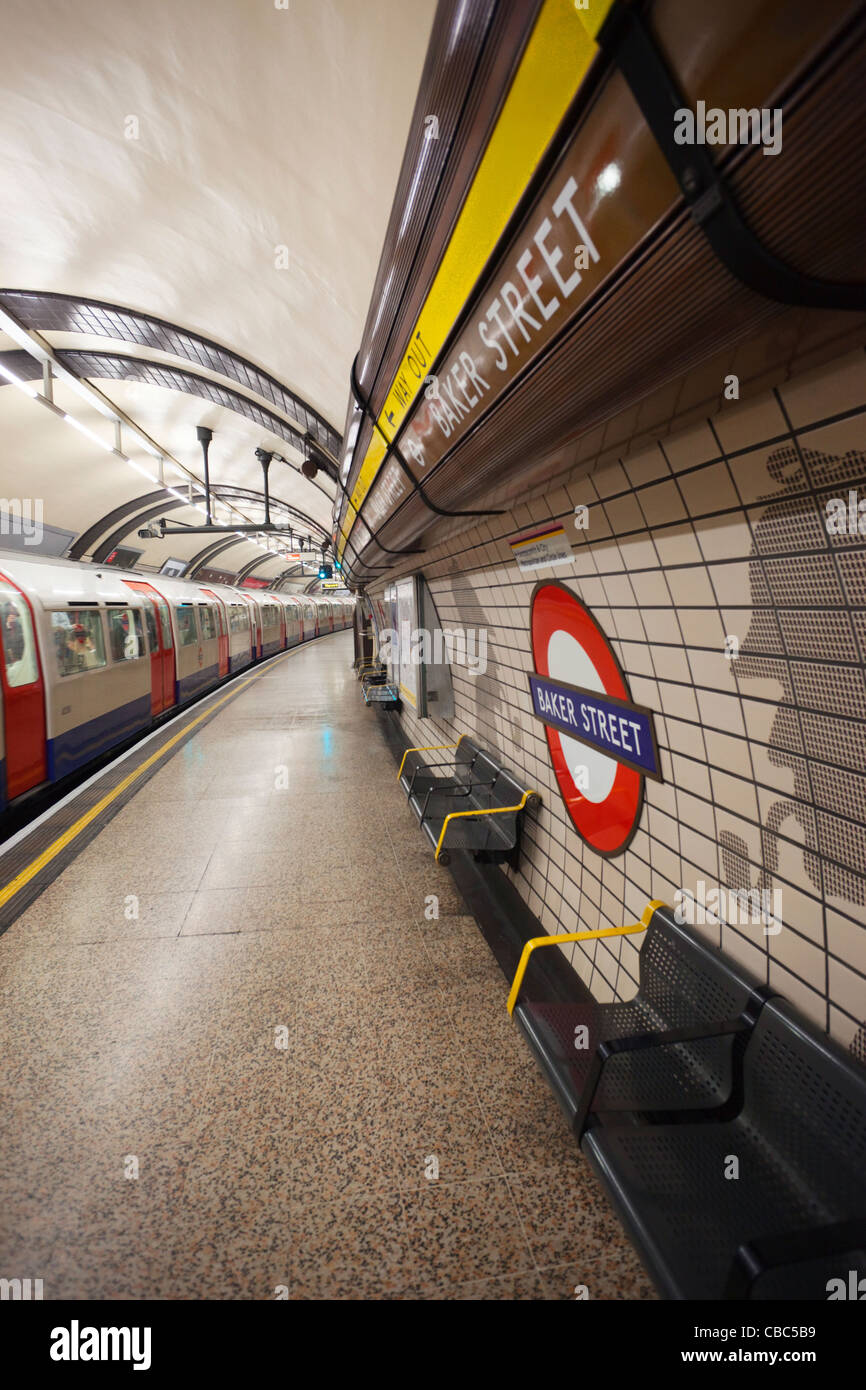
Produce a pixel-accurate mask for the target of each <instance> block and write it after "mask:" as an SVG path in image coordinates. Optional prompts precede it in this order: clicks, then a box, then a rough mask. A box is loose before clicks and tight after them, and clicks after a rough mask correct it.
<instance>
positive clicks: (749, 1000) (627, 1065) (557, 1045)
mask: <svg viewBox="0 0 866 1390" xmlns="http://www.w3.org/2000/svg"><path fill="white" fill-rule="evenodd" d="M644 931H645V932H646V939H645V941H644V943H643V948H642V950H641V952H640V957H639V964H638V974H639V983H638V990H637V993H636V995H635V997H634V998H633V999H631V1000H629V1002H628V1003H625V1004H599V1003H597V1002H596V1001H595V1000H593V999H583V1000H575V999H569V1000H561V999H551V998H550V994H549V989H548V987H547V984H546V980H545V978H544V976H543V974H542V972H541V970H540V969H538V968H536V965H535V962H536V961H537V960H539V959H540V958H539V957H538V956H536V955H534V952H535V951H536V949H537V948H538V947H540V946H547V945H554V944H564V943H566V942H571V941H588V940H597V939H598V938H600V937H610V936H624V935H632V934H635V933H639V932H644ZM768 994H769V991H768V990H767V989H766V988H765V987H764V986H763V985H760V984H759V983H758V981H757V980H755V979H753V978H752V977H751V976H750V975H748V974H747V973H746V972H745V971H743V970H741V969H740V967H739V966H738V965H737V964H736V963H735V962H734V961H732V960H731V959H729V958H728V957H727V956H724V955H723V954H722V952H721V951H718V950H716V948H715V947H713V946H710V945H709V944H707V943H705V942H703V941H701V940H700V939H699V938H698V937H696V936H694V935H693V934H692V933H691V932H690V931H689V930H688V928H687V927H684V926H681V925H680V924H679V923H678V922H677V920H676V917H675V916H674V913H673V912H672V911H671V909H670V908H668V907H666V906H665V904H664V903H660V902H652V903H649V904H648V905H647V908H646V910H645V911H644V914H643V917H642V919H641V921H640V922H638V923H635V925H634V926H629V927H611V928H603V929H602V930H600V931H594V932H571V933H568V934H566V935H564V936H561V937H539V938H536V939H535V940H533V941H530V942H528V943H527V945H526V947H525V948H524V952H523V958H522V960H521V964H520V967H519V968H518V971H517V975H516V976H515V980H514V984H513V986H512V991H511V995H510V997H509V1001H508V1009H509V1012H510V1013H511V1014H512V1017H513V1018H514V1020H515V1022H516V1023H517V1024H518V1026H519V1027H520V1029H521V1031H522V1032H523V1034H524V1036H525V1037H526V1039H527V1041H528V1043H529V1045H530V1048H531V1049H532V1052H533V1054H534V1055H535V1059H536V1061H537V1063H538V1065H539V1067H540V1068H541V1071H542V1073H543V1074H544V1076H545V1077H546V1079H547V1081H548V1083H549V1084H550V1086H551V1089H552V1090H553V1092H554V1095H555V1096H556V1098H557V1101H558V1102H559V1104H560V1107H561V1108H562V1110H563V1112H564V1114H565V1116H566V1118H567V1119H568V1122H569V1124H570V1125H571V1127H572V1129H573V1130H574V1133H575V1135H576V1137H577V1138H578V1139H579V1138H580V1137H581V1135H582V1134H583V1132H584V1130H585V1128H586V1127H587V1124H588V1123H590V1122H592V1123H597V1122H598V1121H599V1120H600V1119H601V1120H606V1119H607V1118H608V1117H610V1118H612V1119H613V1120H614V1121H615V1120H616V1118H617V1115H618V1113H621V1112H623V1111H626V1112H635V1111H637V1112H644V1113H650V1114H651V1113H653V1112H655V1111H668V1110H674V1109H675V1110H681V1111H685V1112H688V1113H691V1114H692V1115H693V1116H695V1117H698V1116H699V1115H700V1114H702V1113H715V1112H716V1111H717V1110H718V1109H719V1108H720V1107H722V1108H723V1109H724V1108H727V1109H729V1110H730V1109H732V1110H733V1111H734V1113H736V1109H737V1108H738V1106H739V1100H740V1092H741V1088H742V1069H741V1059H742V1052H743V1047H744V1044H745V1039H746V1037H747V1035H748V1033H749V1031H750V1029H751V1028H752V1027H753V1026H754V1023H755V1021H756V1019H757V1017H758V1015H759V1014H760V1011H761V1008H762V1006H763V1004H764V1001H765V999H766V998H767V997H768Z"/></svg>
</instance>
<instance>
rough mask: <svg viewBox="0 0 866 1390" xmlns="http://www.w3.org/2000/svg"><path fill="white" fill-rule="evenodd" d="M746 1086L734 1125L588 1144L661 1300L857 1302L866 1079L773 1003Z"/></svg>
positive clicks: (639, 1133) (685, 1126) (864, 1268)
mask: <svg viewBox="0 0 866 1390" xmlns="http://www.w3.org/2000/svg"><path fill="white" fill-rule="evenodd" d="M743 1080H744V1091H743V1101H742V1105H741V1107H740V1110H739V1113H738V1114H736V1115H735V1116H733V1117H728V1118H724V1119H719V1120H718V1122H716V1123H712V1122H707V1121H706V1120H705V1121H704V1122H702V1123H701V1122H698V1123H681V1122H679V1121H682V1120H683V1119H684V1118H685V1119H688V1118H689V1117H688V1116H687V1115H686V1116H683V1114H682V1113H680V1114H674V1113H672V1114H669V1115H668V1116H666V1117H665V1116H658V1117H656V1118H657V1122H656V1123H649V1124H637V1125H635V1124H632V1125H629V1126H624V1127H622V1128H618V1127H617V1128H613V1127H609V1126H608V1125H606V1124H605V1125H599V1126H596V1127H594V1128H592V1129H590V1130H588V1131H587V1133H586V1134H585V1135H584V1138H583V1141H582V1148H583V1150H584V1153H585V1154H586V1156H587V1158H588V1159H589V1161H590V1163H591V1164H592V1166H593V1168H594V1169H595V1171H596V1173H597V1174H598V1175H599V1177H600V1178H601V1180H602V1182H603V1183H604V1184H605V1186H606V1187H607V1189H608V1191H609V1193H610V1195H611V1198H612V1200H613V1203H614V1205H615V1207H616V1208H617V1210H618V1212H619V1215H620V1218H621V1220H622V1222H623V1224H624V1226H625V1228H626V1230H627V1231H628V1233H629V1235H630V1237H631V1239H632V1241H633V1243H634V1245H635V1246H636V1248H637V1250H638V1252H639V1254H640V1255H641V1258H642V1259H643V1261H644V1263H645V1265H646V1267H647V1269H648V1271H649V1273H650V1274H651V1276H652V1278H653V1279H654V1281H655V1283H656V1285H657V1287H658V1289H659V1292H660V1293H661V1294H662V1295H663V1296H665V1297H667V1298H673V1299H722V1298H726V1299H755V1300H765V1299H812V1300H822V1301H824V1300H827V1299H828V1298H829V1297H830V1294H831V1292H832V1291H833V1290H837V1289H838V1288H839V1287H842V1288H843V1289H846V1290H849V1292H847V1293H846V1294H845V1295H844V1296H846V1297H851V1296H852V1294H851V1293H850V1289H851V1288H852V1287H853V1288H854V1290H855V1293H854V1294H853V1296H854V1297H860V1296H862V1295H863V1294H864V1293H866V1182H864V1173H866V1072H864V1071H863V1069H862V1067H860V1066H859V1064H858V1063H857V1062H855V1061H854V1059H853V1058H851V1057H849V1056H847V1055H846V1054H845V1053H844V1052H843V1051H842V1050H841V1049H840V1048H838V1047H836V1046H835V1044H833V1043H832V1042H830V1041H829V1040H828V1039H827V1038H826V1037H824V1036H819V1035H818V1034H817V1033H816V1032H815V1031H814V1030H813V1029H812V1028H811V1027H810V1026H809V1024H808V1023H807V1022H806V1020H805V1019H803V1018H802V1017H801V1016H800V1015H799V1014H798V1012H797V1010H796V1009H795V1008H794V1007H793V1006H792V1005H790V1004H789V1003H787V1002H786V1001H785V1000H782V999H779V998H776V999H773V1000H771V1001H769V1002H768V1003H766V1004H765V1005H764V1008H763V1009H762V1011H761V1015H760V1017H759V1019H758V1021H757V1023H756V1024H755V1027H754V1029H753V1030H752V1032H751V1034H750V1036H749V1038H748V1041H747V1045H746V1048H745V1056H744V1063H743ZM658 1121H663V1122H661V1123H659V1122H658ZM861 1280H864V1282H863V1283H862V1285H861V1283H860V1281H861ZM831 1281H838V1282H831ZM858 1291H859V1292H858ZM836 1296H837V1297H838V1296H840V1295H839V1294H838V1293H837V1294H836Z"/></svg>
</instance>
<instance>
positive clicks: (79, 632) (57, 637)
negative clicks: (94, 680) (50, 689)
mask: <svg viewBox="0 0 866 1390" xmlns="http://www.w3.org/2000/svg"><path fill="white" fill-rule="evenodd" d="M51 630H52V632H53V634H54V649H55V651H56V652H57V669H58V671H59V672H60V674H61V676H75V675H78V673H79V672H80V671H95V670H96V669H97V667H99V666H104V665H105V638H104V636H103V632H102V614H101V613H99V612H94V611H93V609H90V608H68V609H66V610H65V611H64V612H62V613H52V614H51Z"/></svg>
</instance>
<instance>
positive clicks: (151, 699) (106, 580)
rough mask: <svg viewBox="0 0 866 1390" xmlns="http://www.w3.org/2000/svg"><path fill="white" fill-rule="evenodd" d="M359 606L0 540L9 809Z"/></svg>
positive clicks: (1, 747)
mask: <svg viewBox="0 0 866 1390" xmlns="http://www.w3.org/2000/svg"><path fill="white" fill-rule="evenodd" d="M353 611H354V600H352V599H344V598H320V597H318V596H316V597H312V596H310V595H308V594H303V595H301V594H284V593H276V592H272V591H270V590H266V589H259V590H249V589H235V588H231V587H229V586H228V585H225V584H199V583H196V582H195V581H194V580H186V579H168V578H166V577H165V576H164V575H161V574H153V575H151V574H149V575H146V576H145V575H143V574H139V573H134V572H124V571H122V570H116V569H110V568H100V567H98V566H95V565H92V564H86V563H78V562H75V561H71V560H54V559H45V558H40V557H39V556H23V555H21V553H20V552H17V551H16V552H14V553H13V552H4V553H0V623H2V626H0V643H2V658H3V659H2V661H0V681H2V697H3V721H2V731H0V814H2V813H4V812H6V811H7V810H9V809H10V808H12V807H14V806H17V805H18V804H19V803H20V801H21V799H22V798H24V797H26V796H28V795H29V794H31V793H33V792H35V791H36V790H40V791H41V790H44V789H45V788H47V787H49V786H50V785H52V784H53V783H57V782H60V781H62V779H64V778H66V777H68V776H69V775H70V774H71V773H75V772H79V771H80V770H81V769H82V768H85V767H86V766H87V765H88V764H89V763H92V762H93V761H94V760H95V759H97V758H100V757H102V755H103V754H105V753H107V752H109V751H110V750H111V749H112V748H114V747H115V746H117V745H118V744H121V743H124V742H125V741H126V740H128V739H130V738H132V737H134V736H135V735H136V734H138V733H141V732H144V731H146V730H147V729H148V728H149V727H150V726H151V725H152V724H153V722H154V721H155V720H157V719H158V718H159V717H160V716H163V715H165V714H166V713H168V712H169V711H172V710H175V709H180V708H182V707H183V706H184V705H186V704H188V703H189V701H190V700H193V699H194V698H195V697H196V696H198V695H201V694H203V693H204V692H205V691H207V690H209V689H210V688H212V687H213V686H216V685H218V684H219V682H220V681H222V680H224V679H225V678H226V677H228V676H231V675H234V674H235V673H236V672H238V671H240V670H242V669H243V668H244V667H245V666H251V665H252V664H253V663H255V662H257V661H261V660H263V659H264V658H265V657H268V656H272V655H273V654H274V653H275V652H280V651H283V650H285V649H286V648H288V647H294V646H297V645H298V644H299V643H301V642H306V641H308V640H309V639H310V638H311V637H318V636H319V635H321V634H324V633H326V632H336V631H338V630H339V629H341V628H346V627H348V626H349V625H350V624H351V622H352V615H353Z"/></svg>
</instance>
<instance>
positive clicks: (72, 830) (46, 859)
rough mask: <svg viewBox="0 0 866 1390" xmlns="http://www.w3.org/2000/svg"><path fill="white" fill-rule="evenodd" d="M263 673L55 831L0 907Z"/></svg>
mask: <svg viewBox="0 0 866 1390" xmlns="http://www.w3.org/2000/svg"><path fill="white" fill-rule="evenodd" d="M296 650H297V648H294V647H293V648H292V649H291V651H287V652H282V653H281V654H280V655H279V656H278V657H277V658H276V660H275V661H273V662H270V663H269V665H268V669H269V670H270V669H272V667H273V666H276V665H277V663H278V662H280V661H284V660H285V658H286V657H287V656H291V654H292V651H296ZM263 674H264V672H263V671H256V672H255V674H254V675H252V676H247V677H246V679H245V680H243V681H241V683H240V685H238V686H236V687H235V688H234V689H233V690H229V691H227V692H226V694H225V695H223V696H222V697H221V698H220V699H219V700H217V701H216V703H215V704H213V705H211V706H210V707H209V708H208V709H206V710H203V711H202V713H201V714H199V715H197V716H196V718H195V719H193V720H192V722H191V723H189V724H187V725H186V727H185V728H183V729H179V730H178V732H177V733H176V734H172V736H171V738H170V739H169V740H168V741H167V742H166V743H164V744H163V746H162V748H159V749H157V751H156V752H155V753H152V754H151V755H150V757H149V758H147V759H145V761H144V762H143V763H141V764H140V766H139V767H137V768H134V769H133V771H132V772H130V773H129V774H128V776H126V777H124V779H123V781H122V782H118V784H117V786H116V787H114V788H113V789H112V790H111V791H110V792H107V793H106V795H105V796H104V797H103V798H102V800H101V801H98V802H97V803H96V805H95V806H91V808H90V810H89V811H85V813H84V815H83V816H80V817H79V819H78V820H77V821H75V822H74V824H73V825H70V826H69V828H68V829H67V830H64V832H63V834H62V835H58V837H57V839H56V840H54V841H52V843H51V844H50V845H48V846H46V848H45V849H44V850H43V851H42V853H41V854H39V855H37V857H36V858H35V859H33V860H32V861H31V862H30V863H29V864H28V865H27V866H26V868H24V869H22V870H21V872H20V873H19V874H16V876H15V878H13V879H11V880H10V882H9V883H7V884H6V885H5V887H3V888H2V889H0V907H4V906H5V904H6V903H8V902H9V900H10V898H14V897H15V894H16V893H20V892H21V889H22V888H25V887H26V886H27V884H28V883H29V882H30V881H31V879H34V878H35V877H36V875H37V874H38V873H39V872H40V870H42V869H44V868H45V866H46V865H47V864H50V863H51V860H52V859H56V857H57V855H58V854H59V853H60V851H61V850H63V849H65V848H66V846H67V845H69V844H71V843H72V841H73V840H74V839H76V838H77V836H79V835H80V834H81V832H82V830H86V829H87V827H88V825H90V824H91V822H92V821H94V820H95V819H96V817H97V816H98V815H99V814H100V813H101V812H102V811H104V810H105V808H106V807H107V806H110V805H111V803H112V801H115V800H116V799H117V797H118V796H120V793H121V792H123V791H126V789H127V787H131V786H132V784H133V782H135V781H136V780H137V779H138V778H139V777H140V776H141V774H142V773H143V772H146V771H147V769H148V768H150V767H153V765H154V763H157V762H159V760H160V758H162V757H164V756H165V754H166V753H168V752H169V750H170V749H172V748H174V747H175V746H176V744H178V743H179V742H180V740H181V739H182V738H186V735H187V734H188V733H189V732H190V730H191V729H194V728H196V726H197V725H198V724H201V723H202V722H203V721H204V720H205V719H209V718H210V716H211V715H212V714H214V713H215V712H216V711H217V710H218V709H220V708H221V706H222V705H224V704H227V703H228V701H229V700H233V699H234V697H235V696H236V695H240V693H241V691H242V690H245V689H246V688H247V686H248V685H252V683H253V681H255V680H257V679H258V677H259V676H261V675H263Z"/></svg>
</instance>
